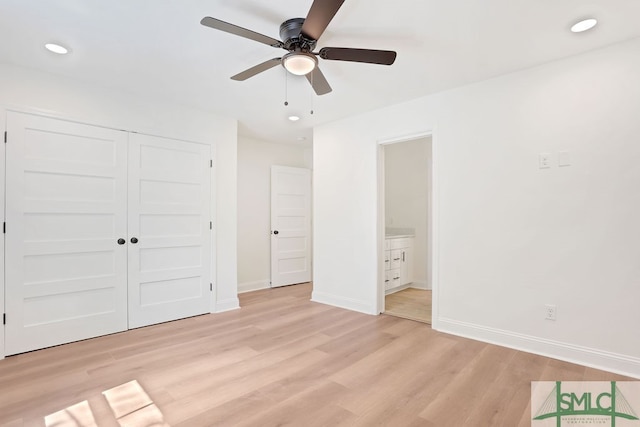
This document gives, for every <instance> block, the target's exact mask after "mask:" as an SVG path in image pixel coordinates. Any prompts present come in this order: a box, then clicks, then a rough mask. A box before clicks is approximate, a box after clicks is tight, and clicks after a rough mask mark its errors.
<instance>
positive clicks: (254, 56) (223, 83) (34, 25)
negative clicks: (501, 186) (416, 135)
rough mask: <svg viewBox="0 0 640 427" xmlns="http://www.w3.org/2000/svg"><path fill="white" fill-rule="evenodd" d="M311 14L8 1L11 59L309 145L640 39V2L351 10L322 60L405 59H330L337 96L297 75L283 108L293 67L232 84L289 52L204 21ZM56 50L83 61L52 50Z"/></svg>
mask: <svg viewBox="0 0 640 427" xmlns="http://www.w3.org/2000/svg"><path fill="white" fill-rule="evenodd" d="M317 1H322V0H317ZM311 3H312V0H298V1H293V0H270V1H264V0H206V1H205V0H104V1H99V0H0V41H1V42H0V61H1V62H7V63H11V64H15V65H19V66H24V67H29V68H35V69H40V70H44V71H47V72H51V73H55V74H60V75H63V76H68V77H71V78H76V79H79V80H83V81H88V82H92V83H95V84H99V85H101V86H106V87H109V88H116V89H120V90H124V91H127V92H131V93H135V94H138V95H142V96H146V97H150V98H153V99H157V100H166V101H169V102H174V103H179V104H182V105H187V106H192V107H197V108H201V109H204V110H208V111H213V112H217V113H219V114H223V115H226V116H232V117H235V118H237V119H238V121H239V123H240V133H241V134H242V135H246V136H249V137H255V138H259V139H264V140H269V141H277V142H289V143H299V142H297V141H298V139H299V138H300V137H306V138H307V141H309V140H310V139H311V137H312V131H311V129H312V127H313V126H314V125H315V124H320V123H325V122H328V121H332V120H336V119H339V118H343V117H347V116H349V115H353V114H355V113H358V112H363V111H368V110H372V109H375V108H379V107H382V106H385V105H389V104H395V103H399V102H402V101H406V100H409V99H413V98H417V97H420V96H423V95H426V94H429V93H434V92H439V91H442V90H445V89H449V88H454V87H458V86H462V85H464V84H467V83H471V82H475V81H480V80H484V79H487V78H490V77H494V76H498V75H501V74H504V73H508V72H511V71H515V70H518V69H522V68H527V67H531V66H535V65H537V64H541V63H545V62H548V61H551V60H554V59H557V58H561V57H565V56H569V55H574V54H577V53H580V52H584V51H588V50H591V49H595V48H597V47H601V46H604V45H607V44H611V43H615V42H619V41H623V40H626V39H629V38H633V37H638V36H640V25H639V24H638V22H637V20H638V19H639V18H640V1H639V0H590V1H582V0H451V1H445V0H394V1H387V0H346V1H345V4H344V5H343V6H342V8H341V9H340V10H339V11H338V14H337V15H336V16H335V18H334V19H333V21H332V22H331V23H330V24H329V27H328V29H327V31H326V32H325V33H324V35H323V36H322V37H321V38H320V41H319V43H318V48H317V49H319V48H321V47H324V46H338V47H360V48H373V49H388V50H396V51H397V52H398V58H397V60H396V63H395V64H394V65H392V66H390V67H388V66H381V65H369V64H359V63H347V62H339V61H323V60H321V64H320V65H321V69H322V71H323V73H324V74H325V76H326V78H327V80H328V81H329V83H330V84H331V86H332V87H333V92H331V93H330V94H328V95H324V96H320V97H319V96H316V95H315V94H314V93H313V91H312V89H311V87H310V86H309V84H308V82H307V81H306V79H305V78H304V77H296V76H291V75H290V76H289V77H288V78H287V79H286V81H287V87H288V97H287V98H288V101H289V106H288V107H285V106H284V105H283V104H284V100H285V71H284V69H283V68H281V67H276V68H273V69H271V70H268V71H266V72H264V73H262V74H259V75H257V76H255V77H253V78H251V79H249V80H247V81H244V82H236V81H232V80H230V79H229V77H230V76H232V75H234V74H236V73H238V72H240V71H243V70H245V69H246V68H249V67H251V66H253V65H256V64H258V63H260V62H263V61H265V60H267V59H270V58H274V57H279V56H281V55H282V54H283V53H285V51H284V50H281V49H275V48H272V47H270V46H266V45H263V44H260V43H257V42H253V41H251V40H247V39H244V38H241V37H237V36H233V35H230V34H226V33H223V32H220V31H216V30H213V29H210V28H207V27H204V26H202V25H200V23H199V22H200V20H201V19H202V18H203V17H204V16H212V17H214V18H218V19H221V20H224V21H227V22H231V23H233V24H236V25H239V26H241V27H245V28H249V29H251V30H254V31H257V32H259V33H262V34H265V35H268V36H270V37H274V38H277V39H279V34H278V31H279V25H280V23H281V22H283V21H285V20H286V19H289V18H294V17H304V16H306V14H307V11H308V10H309V7H310V5H311ZM588 16H594V17H596V18H598V20H599V25H598V26H597V27H596V28H595V29H594V30H592V31H590V32H587V33H583V34H577V35H576V34H572V33H571V32H569V27H570V25H571V24H573V23H574V22H575V21H576V20H578V19H579V18H583V17H588ZM49 41H57V42H59V43H62V44H64V45H66V46H68V47H70V48H71V49H72V53H71V54H70V55H66V56H56V55H55V54H52V53H50V52H48V51H46V50H45V49H44V48H43V45H44V43H46V42H49ZM312 108H313V110H314V112H315V114H313V115H311V114H310V110H311V109H312ZM291 114H297V115H299V116H301V117H302V119H301V120H300V121H298V122H296V123H292V122H289V121H288V120H287V116H289V115H291Z"/></svg>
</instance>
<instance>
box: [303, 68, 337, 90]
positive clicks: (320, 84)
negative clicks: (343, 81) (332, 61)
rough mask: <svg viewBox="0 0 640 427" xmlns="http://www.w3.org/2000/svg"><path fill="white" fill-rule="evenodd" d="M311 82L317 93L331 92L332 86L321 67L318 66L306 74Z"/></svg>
mask: <svg viewBox="0 0 640 427" xmlns="http://www.w3.org/2000/svg"><path fill="white" fill-rule="evenodd" d="M305 77H306V78H307V80H309V83H311V87H312V88H313V90H314V91H315V92H316V94H317V95H325V94H327V93H329V92H331V86H329V82H327V79H326V78H325V77H324V74H322V71H320V68H318V67H316V68H314V69H313V71H311V72H310V73H308V74H307V75H306V76H305Z"/></svg>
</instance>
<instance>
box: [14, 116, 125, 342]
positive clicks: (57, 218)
mask: <svg viewBox="0 0 640 427" xmlns="http://www.w3.org/2000/svg"><path fill="white" fill-rule="evenodd" d="M7 132H8V142H7V168H6V173H7V190H6V222H7V230H6V258H5V260H6V264H5V269H6V280H5V289H6V290H5V292H6V301H5V303H6V314H7V324H6V328H5V333H6V335H5V351H6V353H7V354H16V353H22V352H25V351H29V350H34V349H38V348H43V347H49V346H53V345H57V344H61V343H65V342H70V341H77V340H81V339H84V338H89V337H93V336H97V335H105V334H109V333H113V332H118V331H123V330H125V329H127V246H126V245H118V243H117V240H118V239H119V238H126V236H127V134H126V133H125V132H120V131H115V130H111V129H103V128H98V127H95V126H86V125H82V124H77V123H71V122H66V121H61V120H55V119H49V118H44V117H39V116H34V115H28V114H19V113H13V112H9V113H8V115H7Z"/></svg>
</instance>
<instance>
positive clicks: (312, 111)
mask: <svg viewBox="0 0 640 427" xmlns="http://www.w3.org/2000/svg"><path fill="white" fill-rule="evenodd" d="M311 87H314V86H313V71H311ZM309 93H310V94H311V115H312V116H313V92H309Z"/></svg>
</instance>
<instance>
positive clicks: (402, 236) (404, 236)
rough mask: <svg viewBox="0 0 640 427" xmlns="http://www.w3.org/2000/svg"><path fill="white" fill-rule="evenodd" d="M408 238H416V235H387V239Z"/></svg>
mask: <svg viewBox="0 0 640 427" xmlns="http://www.w3.org/2000/svg"><path fill="white" fill-rule="evenodd" d="M406 237H416V236H415V235H414V234H387V235H385V236H384V238H385V239H404V238H406Z"/></svg>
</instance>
